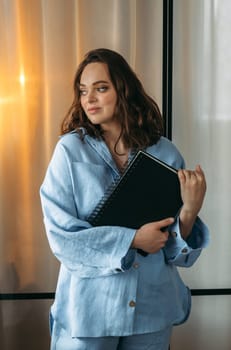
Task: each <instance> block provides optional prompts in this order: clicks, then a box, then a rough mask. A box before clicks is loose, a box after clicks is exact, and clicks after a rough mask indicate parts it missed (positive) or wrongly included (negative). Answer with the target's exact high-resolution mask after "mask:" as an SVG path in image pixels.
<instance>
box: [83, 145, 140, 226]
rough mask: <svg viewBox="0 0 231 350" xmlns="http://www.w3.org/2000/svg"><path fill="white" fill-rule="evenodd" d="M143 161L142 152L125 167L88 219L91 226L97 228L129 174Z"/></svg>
mask: <svg viewBox="0 0 231 350" xmlns="http://www.w3.org/2000/svg"><path fill="white" fill-rule="evenodd" d="M141 159H142V151H139V152H137V153H136V155H135V156H134V158H133V159H132V161H131V162H130V163H129V164H128V165H127V167H125V170H124V172H123V173H122V175H118V177H117V178H116V179H115V180H114V181H113V182H112V184H111V185H110V186H109V187H108V189H107V190H106V192H105V194H104V195H103V197H102V198H101V200H100V201H99V203H98V204H97V205H96V207H95V209H94V210H93V212H92V213H91V215H90V216H89V218H88V221H89V222H90V224H91V225H93V226H97V224H98V222H99V220H100V218H101V217H102V215H103V213H104V211H105V210H106V208H107V207H108V206H109V204H110V203H111V202H112V201H113V200H114V198H115V196H116V194H117V192H118V191H119V189H120V188H121V187H122V186H123V184H124V182H125V181H126V180H127V177H128V176H129V174H130V173H131V172H132V171H133V170H134V169H135V167H136V166H137V165H138V163H139V162H140V161H141Z"/></svg>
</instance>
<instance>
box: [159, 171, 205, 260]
mask: <svg viewBox="0 0 231 350" xmlns="http://www.w3.org/2000/svg"><path fill="white" fill-rule="evenodd" d="M178 177H179V181H180V188H181V197H182V201H183V205H182V208H181V211H180V213H179V216H178V218H177V220H176V222H175V223H174V224H173V225H171V227H170V228H169V231H170V234H169V239H168V242H167V244H166V246H165V248H164V251H165V256H166V260H167V262H168V263H172V264H174V265H177V266H183V267H189V266H191V265H193V263H194V262H195V261H196V260H197V258H198V257H199V255H200V253H201V251H202V249H203V248H204V247H206V246H207V244H208V241H209V231H208V228H207V227H206V225H205V224H204V223H203V222H202V221H201V220H200V218H199V217H198V213H199V211H200V209H201V207H202V204H203V200H204V197H205V192H206V180H205V175H204V173H203V171H202V169H201V167H200V166H199V165H198V166H197V167H196V169H195V170H194V171H191V170H185V169H180V170H179V171H178Z"/></svg>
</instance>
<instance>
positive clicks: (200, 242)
mask: <svg viewBox="0 0 231 350" xmlns="http://www.w3.org/2000/svg"><path fill="white" fill-rule="evenodd" d="M208 243H209V230H208V228H207V226H206V225H205V224H204V223H203V222H202V221H201V219H200V218H199V217H197V219H196V221H195V223H194V225H193V228H192V232H191V233H190V235H189V237H188V238H187V239H186V240H184V239H183V238H182V236H181V232H180V225H179V217H178V218H177V220H176V221H175V223H174V224H172V225H171V226H170V227H169V239H168V241H167V244H166V246H165V248H164V253H165V257H166V260H167V262H168V263H170V264H174V265H177V266H182V267H189V266H192V265H193V264H194V262H195V261H196V260H197V258H198V257H199V255H200V254H201V251H202V249H203V248H205V247H206V246H207V245H208Z"/></svg>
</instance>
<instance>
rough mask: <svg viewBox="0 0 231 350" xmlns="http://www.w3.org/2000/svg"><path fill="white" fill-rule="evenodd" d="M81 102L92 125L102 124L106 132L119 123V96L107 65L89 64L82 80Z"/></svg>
mask: <svg viewBox="0 0 231 350" xmlns="http://www.w3.org/2000/svg"><path fill="white" fill-rule="evenodd" d="M80 102H81V106H82V108H83V110H84V112H85V113H86V115H87V117H88V119H89V120H90V121H91V122H92V124H100V125H101V127H102V129H105V130H106V129H108V128H111V127H112V126H113V125H114V124H116V123H117V121H116V119H115V117H114V112H115V107H116V102H117V94H116V91H115V88H114V86H113V84H112V82H111V80H110V76H109V72H108V67H107V65H106V64H105V63H100V62H94V63H89V64H88V65H87V66H86V67H85V68H84V70H83V72H82V75H81V79H80Z"/></svg>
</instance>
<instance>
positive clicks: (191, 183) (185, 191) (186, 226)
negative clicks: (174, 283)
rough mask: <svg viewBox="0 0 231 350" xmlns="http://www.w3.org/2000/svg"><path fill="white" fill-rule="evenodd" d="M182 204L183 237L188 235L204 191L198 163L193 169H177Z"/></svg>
mask: <svg viewBox="0 0 231 350" xmlns="http://www.w3.org/2000/svg"><path fill="white" fill-rule="evenodd" d="M178 177H179V181H180V188H181V197H182V201H183V206H182V208H181V211H180V217H179V219H180V221H179V224H180V231H181V236H182V237H183V238H184V239H187V237H188V236H189V235H190V233H191V231H192V227H193V225H194V222H195V220H196V218H197V215H198V213H199V211H200V209H201V207H202V203H203V200H204V197H205V192H206V180H205V175H204V172H203V170H202V169H201V167H200V165H197V166H196V168H195V170H194V171H192V170H185V169H180V170H179V171H178Z"/></svg>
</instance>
